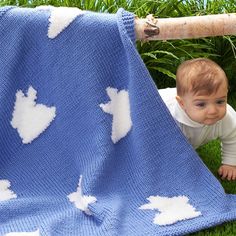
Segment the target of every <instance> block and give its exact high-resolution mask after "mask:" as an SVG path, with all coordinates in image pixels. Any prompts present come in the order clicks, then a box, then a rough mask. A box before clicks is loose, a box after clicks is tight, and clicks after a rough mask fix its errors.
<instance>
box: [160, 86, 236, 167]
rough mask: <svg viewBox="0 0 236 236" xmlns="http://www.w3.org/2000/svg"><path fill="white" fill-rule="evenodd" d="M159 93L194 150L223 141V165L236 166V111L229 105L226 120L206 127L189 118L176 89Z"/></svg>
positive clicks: (161, 90) (163, 90)
mask: <svg viewBox="0 0 236 236" xmlns="http://www.w3.org/2000/svg"><path fill="white" fill-rule="evenodd" d="M159 93H160V95H161V97H162V99H163V101H164V102H165V104H166V106H167V107H168V109H169V111H170V113H171V114H172V116H173V118H174V119H175V120H176V122H177V124H178V125H179V127H180V129H181V130H182V132H183V134H184V135H185V136H186V137H187V139H188V140H189V142H190V143H191V144H192V146H193V147H194V148H197V147H199V146H200V145H203V144H205V143H207V142H209V141H210V140H214V139H217V138H219V139H220V140H221V152H222V163H223V164H227V165H233V166H236V111H235V110H234V109H233V108H232V107H231V106H230V105H228V104H227V111H226V115H225V116H224V118H223V119H222V120H220V121H218V122H217V123H215V124H214V125H204V124H200V123H197V122H195V121H193V120H191V119H190V118H189V116H188V115H187V114H186V113H185V112H184V110H183V109H182V108H181V107H180V105H179V104H178V102H177V100H176V98H175V97H176V95H177V92H176V88H167V89H159Z"/></svg>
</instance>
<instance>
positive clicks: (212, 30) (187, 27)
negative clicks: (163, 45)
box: [135, 13, 236, 41]
mask: <svg viewBox="0 0 236 236" xmlns="http://www.w3.org/2000/svg"><path fill="white" fill-rule="evenodd" d="M135 30H136V36H137V40H144V41H150V40H171V39H192V38H204V37H210V36H223V35H236V13H230V14H218V15H206V16H190V17H179V18H160V19H158V18H154V17H152V15H148V16H147V17H146V18H145V19H139V18H136V20H135Z"/></svg>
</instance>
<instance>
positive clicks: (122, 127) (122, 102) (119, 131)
mask: <svg viewBox="0 0 236 236" xmlns="http://www.w3.org/2000/svg"><path fill="white" fill-rule="evenodd" d="M106 91H107V94H108V96H109V98H110V99H111V101H110V102H108V103H106V104H100V107H101V108H102V110H103V111H104V112H106V113H109V114H111V115H113V120H112V134H111V139H112V141H113V143H116V142H118V141H119V140H120V139H121V138H123V137H125V136H126V135H127V133H128V132H129V131H130V129H131V127H132V120H131V116H130V101H129V93H128V91H126V90H120V91H119V92H118V90H117V89H116V88H111V87H108V88H107V89H106Z"/></svg>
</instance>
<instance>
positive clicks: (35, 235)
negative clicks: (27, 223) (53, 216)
mask: <svg viewBox="0 0 236 236" xmlns="http://www.w3.org/2000/svg"><path fill="white" fill-rule="evenodd" d="M5 236H40V233H39V230H36V231H34V232H12V233H8V234H5Z"/></svg>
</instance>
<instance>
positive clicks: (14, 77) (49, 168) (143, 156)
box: [0, 8, 236, 236]
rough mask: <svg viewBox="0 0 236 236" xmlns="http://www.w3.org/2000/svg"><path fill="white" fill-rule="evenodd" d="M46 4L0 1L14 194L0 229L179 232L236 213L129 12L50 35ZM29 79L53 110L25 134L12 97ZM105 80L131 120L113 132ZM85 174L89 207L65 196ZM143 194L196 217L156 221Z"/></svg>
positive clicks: (5, 166)
mask: <svg viewBox="0 0 236 236" xmlns="http://www.w3.org/2000/svg"><path fill="white" fill-rule="evenodd" d="M49 16H50V10H40V9H38V10H37V9H21V8H9V9H8V8H7V11H5V8H2V10H1V11H0V52H1V54H0V134H1V137H0V180H1V179H7V180H9V181H10V182H11V187H10V189H11V190H12V191H13V192H14V193H15V194H17V198H14V199H10V200H7V201H1V202H0V235H4V234H6V233H10V232H33V231H36V230H37V229H39V231H40V235H42V236H49V235H52V236H59V235H61V236H69V235H71V236H78V235H101V236H105V235H108V236H113V235H127V236H130V235H135V236H138V235H140V236H141V235H183V234H186V233H190V232H194V231H198V230H201V229H203V228H208V227H211V226H214V225H217V224H220V223H222V222H225V221H229V220H234V219H235V218H236V197H235V196H234V195H227V194H225V192H224V189H223V188H222V186H221V184H220V183H219V182H218V181H217V179H216V178H215V177H214V176H213V175H212V174H211V172H210V171H209V170H208V169H207V167H206V166H205V165H204V164H203V162H202V161H201V160H200V158H199V157H198V155H197V154H196V152H195V151H194V150H193V148H192V147H191V146H190V145H189V143H188V142H187V141H186V140H185V138H184V137H183V135H182V133H181V132H180V130H179V128H178V127H177V126H176V124H175V122H174V120H173V119H172V117H171V115H170V114H169V112H168V110H167V108H166V107H165V105H164V103H163V102H162V100H161V98H160V96H159V94H158V91H157V89H156V87H155V85H154V83H153V81H152V79H151V77H150V75H149V73H148V71H147V69H146V67H145V65H144V63H143V62H142V60H141V59H140V56H139V55H138V52H137V51H136V48H135V43H134V42H135V33H134V22H133V21H134V16H133V14H131V13H128V12H126V11H124V10H122V9H120V10H119V11H118V12H117V14H104V13H92V12H85V13H84V14H83V15H79V16H78V17H77V18H76V19H75V20H74V21H73V22H72V23H71V24H70V25H69V26H68V27H67V28H66V29H65V30H64V31H63V32H61V33H60V34H59V35H58V36H57V37H56V38H55V39H50V38H48V36H47V30H48V24H49V23H48V22H49V21H48V19H49ZM29 86H32V87H33V88H34V89H35V90H37V103H41V104H45V105H47V106H48V107H51V106H55V107H56V117H55V120H53V121H52V122H51V124H50V125H49V127H48V128H47V129H46V130H45V131H44V132H43V133H42V134H40V135H39V137H37V138H36V139H34V140H33V141H32V143H29V144H23V143H22V140H21V138H20V137H19V135H18V133H17V130H16V129H13V127H12V126H11V123H10V122H11V119H12V112H13V109H14V103H15V96H16V92H17V91H18V90H22V91H23V92H24V93H26V92H27V91H28V88H29ZM107 87H113V88H117V89H118V90H123V89H125V90H127V91H128V92H129V99H130V109H131V118H132V128H131V130H130V131H129V132H128V134H127V135H126V136H125V137H123V138H122V139H120V140H119V141H118V142H117V143H113V142H112V140H111V125H112V116H111V115H109V114H108V113H105V112H103V111H102V109H101V108H100V107H99V104H101V103H107V102H109V97H108V95H107V93H106V88H107ZM80 175H82V176H83V180H82V189H83V193H84V194H85V195H92V196H95V197H96V199H97V202H96V203H93V204H91V205H89V209H90V211H91V213H92V215H91V216H88V215H86V214H85V213H84V212H82V211H81V210H79V209H78V208H76V207H75V206H74V204H73V203H71V202H70V201H69V200H68V197H67V196H68V195H69V194H70V193H72V192H75V191H76V188H77V185H78V181H79V177H80ZM151 195H154V196H156V195H159V196H165V197H174V196H181V195H184V196H187V197H188V198H189V201H190V203H191V205H193V206H194V207H195V208H196V209H197V210H198V211H200V212H201V213H202V215H201V216H199V217H196V218H193V219H189V220H183V221H179V222H177V223H175V224H172V225H167V226H159V225H156V224H154V223H153V222H152V221H153V218H154V216H155V213H156V212H155V211H148V210H145V211H144V210H140V209H139V207H140V206H141V205H143V204H145V203H147V200H146V198H147V197H149V196H151Z"/></svg>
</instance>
